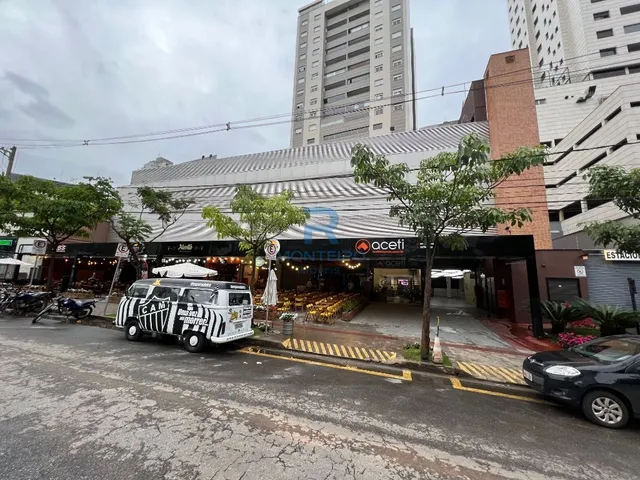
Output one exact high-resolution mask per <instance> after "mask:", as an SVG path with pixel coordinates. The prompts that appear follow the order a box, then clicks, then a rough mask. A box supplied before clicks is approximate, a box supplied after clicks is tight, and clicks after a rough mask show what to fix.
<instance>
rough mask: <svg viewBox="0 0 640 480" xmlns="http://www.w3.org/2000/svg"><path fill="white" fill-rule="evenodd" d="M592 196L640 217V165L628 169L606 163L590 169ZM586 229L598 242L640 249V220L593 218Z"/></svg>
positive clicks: (630, 249) (637, 217)
mask: <svg viewBox="0 0 640 480" xmlns="http://www.w3.org/2000/svg"><path fill="white" fill-rule="evenodd" d="M585 178H587V179H588V180H589V197H591V198H594V199H598V200H599V201H603V200H611V201H613V204H614V205H615V206H617V207H618V208H620V210H622V211H623V212H625V213H626V214H628V215H629V216H630V217H631V218H633V219H634V220H636V221H637V220H640V168H635V169H633V170H630V171H626V170H625V169H624V168H622V167H615V166H610V165H602V166H598V167H593V168H591V169H589V170H588V171H587V174H586V175H585ZM584 229H585V231H586V232H587V234H588V235H589V236H590V237H591V238H592V239H593V241H594V242H596V243H597V244H600V245H603V246H604V247H608V246H609V245H615V246H616V248H617V249H618V250H621V251H623V252H626V253H640V222H636V223H635V224H631V225H627V224H623V223H620V222H619V221H607V222H592V223H588V224H586V225H585V228H584Z"/></svg>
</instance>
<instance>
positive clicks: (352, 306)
mask: <svg viewBox="0 0 640 480" xmlns="http://www.w3.org/2000/svg"><path fill="white" fill-rule="evenodd" d="M361 304H362V300H360V299H358V300H355V299H351V298H350V299H349V300H346V301H345V302H344V304H343V305H342V311H343V312H345V313H348V312H352V311H353V310H356V309H357V308H358V307H359V306H360V305H361Z"/></svg>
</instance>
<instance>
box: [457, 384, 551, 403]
mask: <svg viewBox="0 0 640 480" xmlns="http://www.w3.org/2000/svg"><path fill="white" fill-rule="evenodd" d="M450 380H451V386H452V387H453V388H454V389H456V390H460V391H463V392H471V393H480V394H482V395H491V396H492V397H502V398H509V399H511V400H520V401H522V402H531V403H541V404H544V405H554V404H553V403H551V402H547V401H545V400H539V399H537V398H529V397H524V396H522V395H513V394H511V393H500V392H492V391H491V390H483V389H481V388H472V387H465V386H463V385H462V383H460V380H459V379H457V378H454V377H451V378H450Z"/></svg>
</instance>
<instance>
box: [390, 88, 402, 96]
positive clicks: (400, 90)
mask: <svg viewBox="0 0 640 480" xmlns="http://www.w3.org/2000/svg"><path fill="white" fill-rule="evenodd" d="M391 95H402V89H401V88H396V89H395V90H393V91H392V92H391Z"/></svg>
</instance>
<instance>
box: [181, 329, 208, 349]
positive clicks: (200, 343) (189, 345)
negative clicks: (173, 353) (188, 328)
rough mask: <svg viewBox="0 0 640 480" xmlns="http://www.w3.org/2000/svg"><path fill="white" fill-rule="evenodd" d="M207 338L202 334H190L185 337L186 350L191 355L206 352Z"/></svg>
mask: <svg viewBox="0 0 640 480" xmlns="http://www.w3.org/2000/svg"><path fill="white" fill-rule="evenodd" d="M204 347H205V338H204V335H203V334H202V333H200V332H188V333H186V334H185V336H184V348H186V349H187V352H190V353H199V352H201V351H202V350H204Z"/></svg>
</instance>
